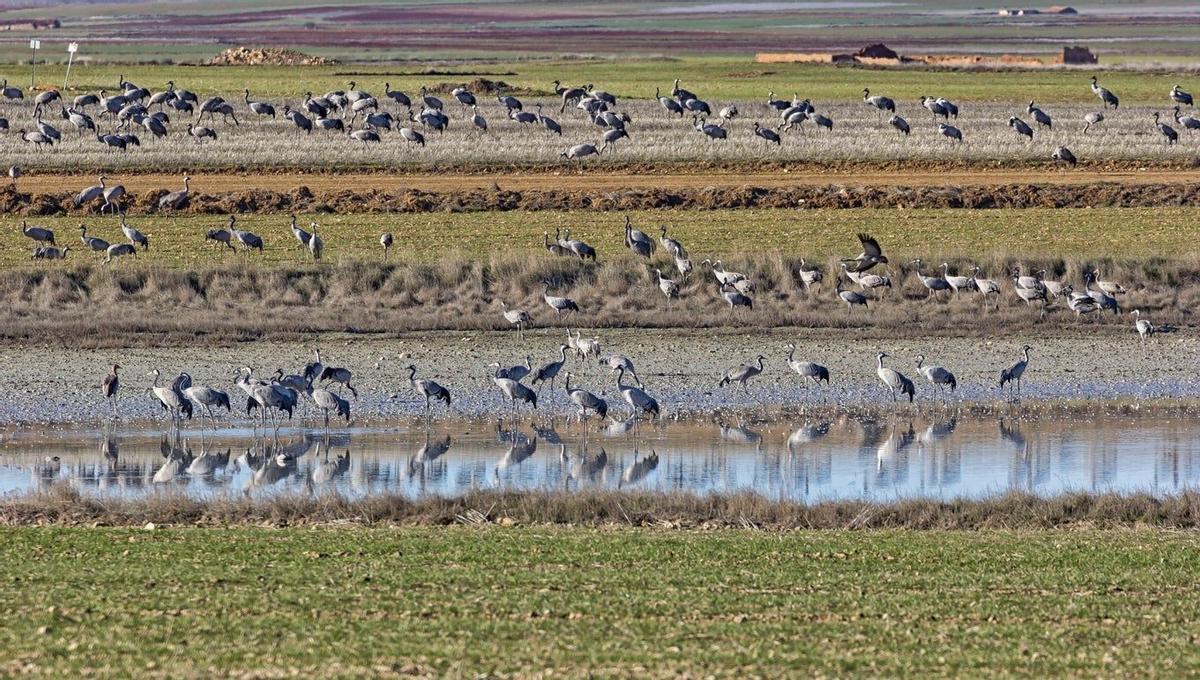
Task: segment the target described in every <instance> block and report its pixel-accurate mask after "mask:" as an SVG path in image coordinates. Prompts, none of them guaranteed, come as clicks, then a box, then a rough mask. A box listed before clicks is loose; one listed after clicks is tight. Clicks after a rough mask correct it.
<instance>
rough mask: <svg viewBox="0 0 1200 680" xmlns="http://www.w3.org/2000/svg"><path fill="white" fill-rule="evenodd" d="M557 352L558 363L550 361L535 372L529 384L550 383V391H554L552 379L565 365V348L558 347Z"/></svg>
mask: <svg viewBox="0 0 1200 680" xmlns="http://www.w3.org/2000/svg"><path fill="white" fill-rule="evenodd" d="M558 352H559V359H558V361H551V362H550V363H548V364H545V365H544V366H542V367H541V368H539V369H538V370H537V372H536V373H534V375H533V380H530V381H529V382H530V383H531V384H536V383H544V382H546V381H550V389H554V379H555V378H557V377H558V373H559V371H561V370H562V367H563V366H564V365H565V364H566V363H567V346H566V345H559V347H558Z"/></svg>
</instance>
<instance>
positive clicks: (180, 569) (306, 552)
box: [0, 527, 1200, 677]
mask: <svg viewBox="0 0 1200 680" xmlns="http://www.w3.org/2000/svg"><path fill="white" fill-rule="evenodd" d="M0 540H2V541H3V543H4V545H5V547H6V549H5V550H4V551H3V552H0V570H2V571H3V573H4V575H5V576H4V581H3V583H4V585H3V586H0V596H2V597H3V600H4V602H5V609H6V616H5V618H4V623H3V625H0V659H3V661H0V673H3V674H5V675H17V674H22V673H34V674H37V675H42V676H60V677H61V676H80V675H83V674H85V673H90V674H100V675H105V676H129V675H151V676H155V675H161V676H170V677H210V676H214V675H221V676H226V675H234V676H238V675H242V674H244V673H251V674H254V675H255V676H257V677H275V676H283V675H289V674H293V673H295V674H300V675H308V676H314V675H322V676H359V677H361V676H367V675H388V674H393V673H394V674H404V675H413V676H429V677H433V676H441V677H444V676H455V677H464V676H465V677H469V676H474V675H476V674H480V673H494V674H497V675H499V676H502V677H535V676H536V677H547V676H550V675H553V676H556V677H584V676H587V675H589V674H595V676H596V677H678V676H680V675H688V676H693V677H695V676H720V677H780V676H782V675H805V676H808V675H833V676H844V675H848V674H867V675H874V676H889V677H894V676H902V675H904V676H907V675H922V676H930V675H958V676H962V675H973V676H980V675H992V674H1004V675H1032V676H1049V675H1077V676H1079V675H1082V676H1095V675H1105V676H1117V675H1130V674H1137V675H1170V676H1182V675H1186V674H1190V673H1196V672H1197V671H1200V654H1198V653H1197V651H1196V647H1195V641H1194V634H1193V633H1192V631H1191V624H1192V620H1193V619H1194V618H1195V616H1194V615H1195V612H1196V610H1197V607H1200V591H1198V590H1197V588H1196V587H1195V584H1196V583H1197V582H1198V580H1200V566H1198V565H1200V562H1198V561H1197V560H1196V554H1197V550H1198V549H1200V539H1197V537H1196V536H1195V535H1194V534H1192V533H1189V532H1168V531H1160V530H1130V531H1109V532H1101V531H1088V530H1081V531H1064V532H1058V531H1051V532H1011V533H1010V532H982V533H977V532H889V531H873V532H852V533H845V532H802V531H801V532H788V533H765V532H749V531H737V530H722V531H709V532H686V531H656V530H632V529H621V530H616V529H609V530H597V529H577V528H507V529H506V528H496V527H489V528H482V529H475V528H420V529H417V528H407V529H361V528H358V529H353V530H346V529H343V530H339V529H329V528H325V529H265V528H259V527H251V528H238V529H196V528H188V529H157V530H155V531H145V530H139V529H65V528H54V529H48V528H22V529H12V528H9V529H4V530H2V531H0Z"/></svg>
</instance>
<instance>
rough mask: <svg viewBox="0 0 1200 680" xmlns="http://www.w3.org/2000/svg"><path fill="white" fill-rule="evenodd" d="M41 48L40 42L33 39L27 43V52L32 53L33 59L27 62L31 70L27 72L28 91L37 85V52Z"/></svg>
mask: <svg viewBox="0 0 1200 680" xmlns="http://www.w3.org/2000/svg"><path fill="white" fill-rule="evenodd" d="M41 46H42V41H41V40H38V39H37V38H33V39H31V40H30V41H29V51H30V52H32V53H33V57H32V58H31V59H30V60H29V64H30V66H32V69H30V71H29V89H31V90H32V89H34V88H35V87H36V85H37V51H38V48H39V47H41Z"/></svg>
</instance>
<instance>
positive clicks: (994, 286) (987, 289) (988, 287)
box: [971, 266, 1000, 304]
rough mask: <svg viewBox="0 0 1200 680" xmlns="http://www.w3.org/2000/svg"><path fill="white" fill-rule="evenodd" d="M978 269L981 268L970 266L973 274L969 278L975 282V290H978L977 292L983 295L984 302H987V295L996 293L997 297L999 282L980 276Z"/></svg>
mask: <svg viewBox="0 0 1200 680" xmlns="http://www.w3.org/2000/svg"><path fill="white" fill-rule="evenodd" d="M980 271H981V270H980V268H979V267H978V266H974V267H971V273H972V274H974V276H973V277H972V279H971V280H972V281H974V282H975V290H977V291H979V294H980V295H982V296H983V298H984V304H987V296H989V295H996V296H997V297H999V295H1000V283H999V282H997V281H994V280H992V279H987V278H983V277H981V276H980V275H979V274H980Z"/></svg>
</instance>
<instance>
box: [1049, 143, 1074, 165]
mask: <svg viewBox="0 0 1200 680" xmlns="http://www.w3.org/2000/svg"><path fill="white" fill-rule="evenodd" d="M1050 160H1052V161H1054V162H1055V163H1066V164H1067V165H1070V166H1071V167H1072V168H1073V167H1075V166H1076V165H1077V164H1078V163H1079V160H1078V159H1077V158H1075V154H1073V153H1071V150H1070V149H1068V148H1067V147H1065V146H1059V147H1056V148H1055V149H1054V153H1052V154H1050Z"/></svg>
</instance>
